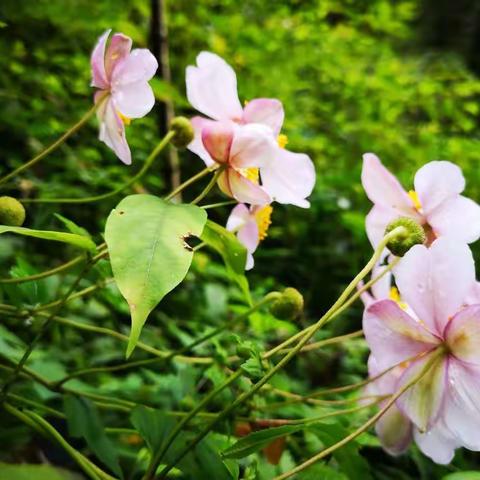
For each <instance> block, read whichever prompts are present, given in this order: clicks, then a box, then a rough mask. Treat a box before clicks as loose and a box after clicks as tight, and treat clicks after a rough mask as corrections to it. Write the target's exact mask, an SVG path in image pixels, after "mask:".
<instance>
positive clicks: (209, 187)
mask: <svg viewBox="0 0 480 480" xmlns="http://www.w3.org/2000/svg"><path fill="white" fill-rule="evenodd" d="M222 172H223V169H222V168H219V169H217V170H216V171H215V173H214V174H213V177H212V178H211V179H210V181H209V182H208V184H207V186H206V187H205V188H204V189H203V191H202V192H200V194H199V195H197V196H196V197H195V198H194V199H193V200H192V201H191V202H190V203H191V204H192V205H196V204H197V203H198V202H200V201H201V200H203V199H204V198H205V197H206V196H207V195H208V194H209V193H210V191H211V190H212V188H213V187H214V186H215V184H216V183H217V180H218V177H219V176H220V175H221V173H222Z"/></svg>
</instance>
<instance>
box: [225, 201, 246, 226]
mask: <svg viewBox="0 0 480 480" xmlns="http://www.w3.org/2000/svg"><path fill="white" fill-rule="evenodd" d="M249 220H250V210H249V209H248V207H247V206H246V205H245V204H244V203H239V204H238V205H236V206H235V207H234V208H233V209H232V211H231V212H230V215H229V217H228V220H227V226H226V228H227V230H229V231H230V232H238V230H239V229H240V228H241V227H243V226H244V225H245V224H246V223H247V222H248V221H249Z"/></svg>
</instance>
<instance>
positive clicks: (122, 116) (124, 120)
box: [117, 110, 132, 125]
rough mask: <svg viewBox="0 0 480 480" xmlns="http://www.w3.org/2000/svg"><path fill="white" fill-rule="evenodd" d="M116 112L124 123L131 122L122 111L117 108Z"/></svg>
mask: <svg viewBox="0 0 480 480" xmlns="http://www.w3.org/2000/svg"><path fill="white" fill-rule="evenodd" d="M117 113H118V116H119V117H120V120H121V121H122V122H123V124H124V125H130V124H131V123H132V119H131V118H128V117H126V116H125V115H124V114H123V113H122V112H119V111H118V110H117Z"/></svg>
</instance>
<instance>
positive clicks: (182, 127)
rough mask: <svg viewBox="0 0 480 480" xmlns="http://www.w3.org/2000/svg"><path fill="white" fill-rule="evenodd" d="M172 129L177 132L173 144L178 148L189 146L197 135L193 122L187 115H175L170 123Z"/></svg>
mask: <svg viewBox="0 0 480 480" xmlns="http://www.w3.org/2000/svg"><path fill="white" fill-rule="evenodd" d="M170 130H171V131H172V132H174V133H175V135H174V136H173V138H172V144H173V145H174V146H175V147H177V148H185V147H187V145H188V144H189V143H190V142H191V141H192V140H193V137H194V136H195V131H194V130H193V126H192V122H190V120H189V119H188V118H186V117H175V118H174V119H173V120H172V123H170Z"/></svg>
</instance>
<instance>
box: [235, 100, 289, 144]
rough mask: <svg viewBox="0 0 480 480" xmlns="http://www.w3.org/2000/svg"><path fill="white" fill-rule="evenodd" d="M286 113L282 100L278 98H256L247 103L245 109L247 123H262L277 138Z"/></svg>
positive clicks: (244, 116) (244, 117)
mask: <svg viewBox="0 0 480 480" xmlns="http://www.w3.org/2000/svg"><path fill="white" fill-rule="evenodd" d="M284 118H285V112H284V111H283V105H282V102H281V101H280V100H277V99H276V98H256V99H255V100H251V101H250V102H248V103H247V105H246V106H245V108H244V109H243V121H244V122H245V123H261V124H263V125H267V127H270V128H271V129H272V130H273V134H274V135H275V136H277V135H278V134H279V133H280V130H281V129H282V125H283V119H284Z"/></svg>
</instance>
